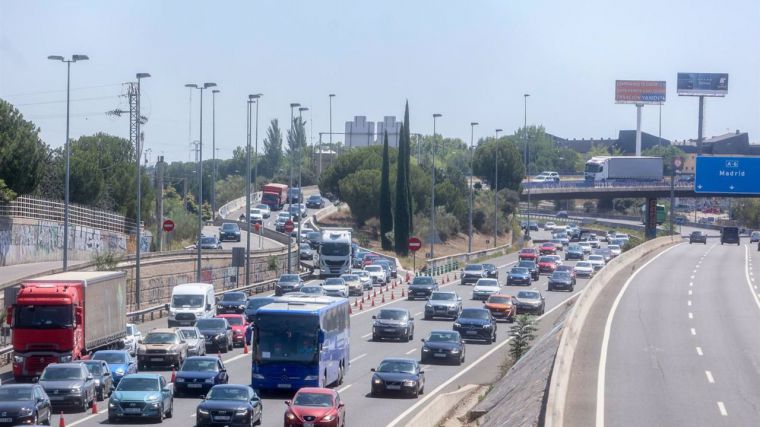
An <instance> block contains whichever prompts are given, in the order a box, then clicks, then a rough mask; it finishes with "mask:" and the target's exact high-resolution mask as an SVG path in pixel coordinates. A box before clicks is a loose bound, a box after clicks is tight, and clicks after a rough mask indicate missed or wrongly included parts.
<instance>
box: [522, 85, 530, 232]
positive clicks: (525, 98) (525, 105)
mask: <svg viewBox="0 0 760 427" xmlns="http://www.w3.org/2000/svg"><path fill="white" fill-rule="evenodd" d="M529 96H530V94H529V93H526V94H523V137H524V138H525V178H526V179H528V178H529V177H530V171H529V170H528V165H529V164H530V162H529V161H528V156H529V155H530V151H529V149H528V97H529ZM525 240H530V185H529V186H528V222H527V226H526V227H525Z"/></svg>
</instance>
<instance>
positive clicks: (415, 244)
mask: <svg viewBox="0 0 760 427" xmlns="http://www.w3.org/2000/svg"><path fill="white" fill-rule="evenodd" d="M407 244H408V247H409V250H410V251H412V252H417V251H418V250H420V248H421V247H422V241H421V240H420V239H418V238H416V237H410V238H409V241H408V243H407Z"/></svg>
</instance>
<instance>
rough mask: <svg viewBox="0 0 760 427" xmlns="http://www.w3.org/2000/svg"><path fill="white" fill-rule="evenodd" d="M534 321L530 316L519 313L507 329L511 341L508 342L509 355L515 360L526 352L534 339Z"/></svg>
mask: <svg viewBox="0 0 760 427" xmlns="http://www.w3.org/2000/svg"><path fill="white" fill-rule="evenodd" d="M535 324H536V322H535V320H533V317H532V316H529V315H527V314H521V315H519V316H517V318H516V319H515V324H514V325H513V326H512V327H511V328H510V329H509V334H510V335H511V336H512V341H510V342H509V355H510V356H512V359H514V361H515V362H517V361H518V360H520V358H521V357H522V356H523V355H524V354H525V353H527V352H528V350H529V349H530V343H531V342H532V341H533V340H534V339H536V326H535Z"/></svg>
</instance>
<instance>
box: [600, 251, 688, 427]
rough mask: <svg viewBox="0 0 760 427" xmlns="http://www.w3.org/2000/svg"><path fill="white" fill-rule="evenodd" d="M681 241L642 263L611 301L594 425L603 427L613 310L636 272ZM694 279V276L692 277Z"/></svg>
mask: <svg viewBox="0 0 760 427" xmlns="http://www.w3.org/2000/svg"><path fill="white" fill-rule="evenodd" d="M681 244H682V243H679V244H677V245H674V246H671V247H669V248H667V249H665V250H664V251H662V252H660V253H659V254H657V255H655V256H654V257H653V258H652V259H650V260H649V261H647V262H646V263H645V264H644V265H642V266H641V267H640V268H639V269H638V270H636V271H634V272H633V274H631V276H630V277H629V278H628V280H626V282H625V284H623V288H622V289H621V290H620V292H618V295H617V297H615V301H614V302H613V303H612V308H611V309H610V313H609V314H608V315H607V322H606V323H605V325H604V336H603V338H602V346H601V351H600V352H599V353H600V354H599V368H598V371H597V376H596V427H604V387H605V378H606V375H607V348H608V347H609V344H610V333H611V331H612V320H613V319H614V318H615V312H616V311H617V308H618V306H619V305H620V301H621V300H622V299H623V295H625V291H626V290H627V289H628V286H630V285H631V283H632V282H633V279H635V278H636V276H638V274H639V273H640V272H641V271H643V270H644V269H645V268H647V266H648V265H649V264H651V263H653V262H654V261H655V260H657V259H658V258H660V257H661V256H663V255H665V254H666V253H668V252H669V251H670V250H671V249H673V248H675V247H677V246H680V245H681ZM692 279H694V277H692Z"/></svg>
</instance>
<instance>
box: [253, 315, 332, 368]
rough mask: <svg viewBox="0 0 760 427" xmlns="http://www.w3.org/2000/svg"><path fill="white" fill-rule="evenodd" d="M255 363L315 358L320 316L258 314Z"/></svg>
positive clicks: (302, 361) (308, 360)
mask: <svg viewBox="0 0 760 427" xmlns="http://www.w3.org/2000/svg"><path fill="white" fill-rule="evenodd" d="M256 326H257V327H258V336H257V338H258V348H257V349H256V358H257V362H259V363H260V364H266V363H272V362H301V363H307V362H312V361H314V360H315V356H316V355H317V354H319V353H318V352H317V348H318V345H317V333H318V330H319V319H318V318H317V317H316V316H304V315H296V316H293V315H288V314H283V315H268V316H259V318H258V319H257V323H256Z"/></svg>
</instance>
